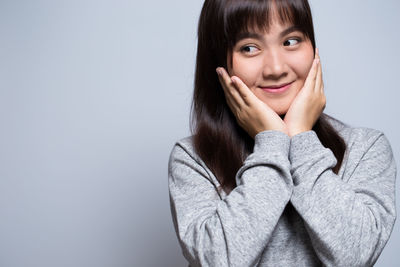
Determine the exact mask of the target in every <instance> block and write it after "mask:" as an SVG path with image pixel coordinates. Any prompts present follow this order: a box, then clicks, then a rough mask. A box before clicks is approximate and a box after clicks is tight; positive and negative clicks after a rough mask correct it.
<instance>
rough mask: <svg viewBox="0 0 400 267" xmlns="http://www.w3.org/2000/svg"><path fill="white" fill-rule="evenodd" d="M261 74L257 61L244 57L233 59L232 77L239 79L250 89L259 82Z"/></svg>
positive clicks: (234, 57)
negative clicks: (258, 78)
mask: <svg viewBox="0 0 400 267" xmlns="http://www.w3.org/2000/svg"><path fill="white" fill-rule="evenodd" d="M259 72H260V67H259V63H258V62H257V60H255V59H244V58H243V57H239V56H235V55H233V57H232V70H231V72H230V75H231V76H232V75H235V76H237V77H239V78H240V79H241V80H242V81H243V82H244V83H245V84H246V85H247V86H248V87H252V86H253V85H254V84H255V82H256V81H257V77H258V74H259Z"/></svg>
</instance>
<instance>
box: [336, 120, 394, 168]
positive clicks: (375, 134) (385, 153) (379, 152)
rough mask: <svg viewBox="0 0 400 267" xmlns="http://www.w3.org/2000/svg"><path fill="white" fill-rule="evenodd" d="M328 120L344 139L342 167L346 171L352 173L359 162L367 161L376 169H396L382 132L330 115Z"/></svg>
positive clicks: (390, 150) (389, 146)
mask: <svg viewBox="0 0 400 267" xmlns="http://www.w3.org/2000/svg"><path fill="white" fill-rule="evenodd" d="M329 120H330V123H331V125H332V126H333V127H334V128H335V129H336V130H337V131H338V133H339V135H340V136H341V137H342V138H343V139H344V141H345V144H346V152H345V158H344V165H346V166H343V167H345V168H346V169H347V172H350V173H352V172H353V171H354V170H355V169H356V168H357V166H359V164H360V162H369V163H368V164H370V165H371V166H374V168H376V169H379V168H390V169H396V166H395V162H394V156H393V151H392V148H391V145H390V142H389V140H388V139H387V137H386V135H385V134H384V132H382V131H380V130H377V129H373V128H369V127H359V126H350V125H348V124H345V123H343V122H341V121H339V120H337V119H333V118H332V117H331V118H330V119H329ZM377 165H379V166H377Z"/></svg>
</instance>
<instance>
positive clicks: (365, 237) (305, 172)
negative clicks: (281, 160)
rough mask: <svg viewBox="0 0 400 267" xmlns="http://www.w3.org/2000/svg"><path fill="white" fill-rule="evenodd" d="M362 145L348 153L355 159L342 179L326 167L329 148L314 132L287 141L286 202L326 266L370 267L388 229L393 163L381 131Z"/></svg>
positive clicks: (390, 224)
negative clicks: (288, 185) (290, 192)
mask: <svg viewBox="0 0 400 267" xmlns="http://www.w3.org/2000/svg"><path fill="white" fill-rule="evenodd" d="M359 145H364V144H359ZM367 145H368V146H367V147H366V148H365V149H364V150H363V151H362V152H360V154H358V155H354V153H353V155H352V157H354V158H356V157H358V159H359V162H357V165H356V167H355V169H354V171H353V173H352V174H351V176H350V178H349V179H348V182H344V181H343V180H342V179H341V177H339V176H338V175H336V174H335V173H333V171H332V168H333V167H334V166H335V165H336V158H335V157H334V155H333V153H332V151H331V150H330V149H327V148H325V147H324V146H323V145H322V144H321V143H320V141H319V139H318V137H317V135H316V133H315V132H314V131H307V132H303V133H301V134H298V135H295V136H294V137H292V139H291V147H290V152H289V158H290V161H291V164H292V170H291V172H292V177H293V183H294V189H293V195H292V198H291V201H292V204H293V206H294V207H295V208H296V210H297V211H298V212H299V214H300V215H301V217H302V218H303V219H304V222H305V227H306V229H307V231H308V233H309V235H310V237H311V240H312V245H313V247H314V249H315V252H316V253H317V255H318V257H319V258H320V260H321V261H322V262H323V264H324V265H326V266H372V265H373V264H374V263H375V262H376V260H377V258H378V256H379V255H380V253H381V252H382V250H383V248H384V246H385V244H386V242H387V241H388V239H389V236H390V234H391V231H392V229H393V225H394V222H395V219H396V210H395V178H396V165H395V161H394V158H393V155H392V151H391V148H390V145H389V142H388V140H387V139H386V137H385V136H384V135H383V134H382V133H378V134H375V135H374V136H373V137H371V138H370V139H369V140H368V142H367ZM361 153H362V154H361ZM355 154H357V152H356V153H355ZM344 164H346V162H344ZM347 164H348V165H351V164H352V162H350V163H347Z"/></svg>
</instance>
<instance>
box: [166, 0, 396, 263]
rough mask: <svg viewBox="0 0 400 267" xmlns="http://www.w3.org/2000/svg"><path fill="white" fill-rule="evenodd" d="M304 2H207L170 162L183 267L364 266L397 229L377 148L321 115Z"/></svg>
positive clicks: (391, 185) (376, 136)
mask: <svg viewBox="0 0 400 267" xmlns="http://www.w3.org/2000/svg"><path fill="white" fill-rule="evenodd" d="M325 104H326V99H325V95H324V90H323V81H322V68H321V62H320V61H319V55H318V49H316V46H315V40H314V31H313V22H312V17H311V11H310V7H309V4H308V2H307V0H270V1H269V0H206V1H205V3H204V6H203V9H202V12H201V15H200V21H199V28H198V51H197V62H196V73H195V88H194V97H193V110H192V112H193V113H192V123H193V124H192V133H193V135H192V136H190V137H186V138H183V139H181V140H179V141H178V142H177V143H176V144H175V145H174V147H173V149H172V152H171V155H170V159H169V169H168V178H169V193H170V204H171V212H172V217H173V222H174V226H175V230H176V234H177V236H178V240H179V243H180V245H181V247H182V252H183V255H184V256H185V258H186V259H187V260H188V261H189V263H190V266H321V265H324V266H372V265H373V264H374V263H375V262H376V260H377V259H378V257H379V255H380V254H381V252H382V250H383V248H384V246H385V245H386V242H387V241H388V239H389V236H390V234H391V232H392V229H393V225H394V222H395V219H396V210H395V178H396V164H395V161H394V158H393V154H392V150H391V147H390V144H389V142H388V140H387V138H386V136H385V135H384V134H383V133H382V132H380V131H377V130H374V129H369V128H354V127H350V126H348V125H346V124H344V123H342V122H340V121H338V120H336V119H333V118H332V117H329V116H328V115H326V114H324V113H322V112H323V110H324V107H325Z"/></svg>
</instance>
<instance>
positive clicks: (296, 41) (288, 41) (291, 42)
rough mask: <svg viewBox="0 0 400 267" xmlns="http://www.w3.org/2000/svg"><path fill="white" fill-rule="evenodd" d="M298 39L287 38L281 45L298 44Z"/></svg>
mask: <svg viewBox="0 0 400 267" xmlns="http://www.w3.org/2000/svg"><path fill="white" fill-rule="evenodd" d="M300 41H301V40H300V39H298V38H292V39H288V40H286V41H285V42H284V43H283V45H284V46H293V45H296V44H298V43H300Z"/></svg>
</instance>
